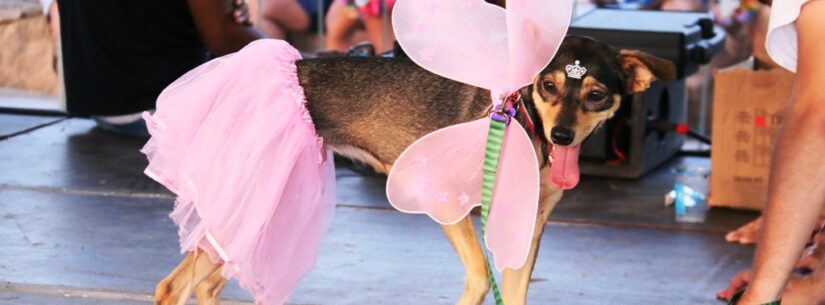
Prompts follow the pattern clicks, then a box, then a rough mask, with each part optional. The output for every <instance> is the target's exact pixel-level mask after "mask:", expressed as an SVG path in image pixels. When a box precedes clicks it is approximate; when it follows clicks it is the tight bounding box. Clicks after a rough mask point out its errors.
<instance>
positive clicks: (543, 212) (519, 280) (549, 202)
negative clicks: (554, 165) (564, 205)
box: [502, 173, 563, 305]
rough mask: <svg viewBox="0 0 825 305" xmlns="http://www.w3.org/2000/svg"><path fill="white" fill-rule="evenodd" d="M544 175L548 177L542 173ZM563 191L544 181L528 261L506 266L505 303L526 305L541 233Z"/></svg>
mask: <svg viewBox="0 0 825 305" xmlns="http://www.w3.org/2000/svg"><path fill="white" fill-rule="evenodd" d="M542 177H547V174H546V173H542ZM562 193H563V192H562V191H561V190H558V189H556V188H554V187H550V186H549V185H548V181H542V188H541V198H540V199H539V202H538V204H539V212H538V215H536V228H535V230H534V231H533V242H532V245H531V246H530V255H529V256H528V257H527V262H525V263H524V266H522V267H521V268H519V269H510V268H505V269H504V272H503V273H504V274H503V279H502V297H503V299H504V304H507V305H524V304H526V303H527V287H528V285H530V275H531V274H532V273H533V267H534V266H535V263H536V254H537V253H538V250H539V243H540V242H541V234H542V233H543V232H544V225H545V223H546V222H547V217H549V216H550V212H551V211H553V208H555V207H556V203H558V202H559V200H560V199H561V194H562Z"/></svg>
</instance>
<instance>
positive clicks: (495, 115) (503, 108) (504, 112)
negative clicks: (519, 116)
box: [490, 91, 521, 125]
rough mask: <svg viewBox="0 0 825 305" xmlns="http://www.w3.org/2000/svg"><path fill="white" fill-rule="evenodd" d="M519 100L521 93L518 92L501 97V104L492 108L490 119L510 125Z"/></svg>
mask: <svg viewBox="0 0 825 305" xmlns="http://www.w3.org/2000/svg"><path fill="white" fill-rule="evenodd" d="M519 100H521V93H519V92H518V91H516V92H514V93H513V94H510V95H504V96H502V97H501V103H499V104H498V105H496V106H495V107H493V110H492V111H491V113H490V118H491V119H493V120H495V121H498V122H503V123H504V124H506V125H510V120H511V119H512V118H513V117H515V116H516V107H517V106H518V101H519Z"/></svg>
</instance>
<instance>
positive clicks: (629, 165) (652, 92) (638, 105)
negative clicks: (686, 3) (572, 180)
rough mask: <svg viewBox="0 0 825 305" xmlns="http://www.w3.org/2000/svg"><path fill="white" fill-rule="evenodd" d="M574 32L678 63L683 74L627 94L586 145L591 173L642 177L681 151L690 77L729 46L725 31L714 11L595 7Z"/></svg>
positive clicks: (584, 157)
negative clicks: (680, 130) (678, 127)
mask: <svg viewBox="0 0 825 305" xmlns="http://www.w3.org/2000/svg"><path fill="white" fill-rule="evenodd" d="M569 34H571V35H580V36H590V37H593V38H595V39H596V40H599V41H601V42H604V43H607V44H609V45H611V46H613V47H614V48H616V49H635V50H641V51H644V52H647V53H650V54H652V55H655V56H658V57H661V58H664V59H667V60H670V61H672V62H674V63H675V64H676V67H677V78H678V79H677V80H676V81H672V82H662V81H657V82H655V83H653V84H652V85H651V87H650V88H649V89H648V90H647V91H645V92H644V93H641V94H636V95H633V96H630V97H627V98H625V99H624V100H623V101H622V106H621V107H620V108H619V110H618V111H617V113H616V115H615V116H614V117H613V118H612V119H611V120H610V121H608V123H607V124H605V127H604V128H602V129H600V130H599V131H597V132H596V133H594V134H593V135H592V136H591V137H590V139H588V140H587V141H586V142H585V143H584V145H583V146H582V150H581V160H580V163H581V171H582V173H583V174H586V175H595V176H608V177H623V178H638V177H641V176H643V175H644V174H646V173H647V172H649V171H650V170H652V169H653V168H655V167H656V166H658V165H660V164H662V163H663V162H665V161H667V160H668V159H670V158H671V157H673V156H674V155H675V154H676V153H678V152H679V151H680V149H681V147H682V143H683V142H684V136H683V135H682V134H679V133H677V132H676V128H675V126H676V124H680V123H685V122H686V121H687V96H686V88H685V78H686V77H687V76H689V75H691V74H693V73H695V72H697V71H698V70H699V66H700V65H702V64H705V63H708V62H709V61H710V60H711V58H712V57H713V56H714V55H716V54H717V53H719V52H720V51H721V50H722V48H723V47H724V41H725V33H724V31H723V30H722V29H721V28H719V27H716V26H714V24H713V21H712V19H711V16H710V14H707V13H692V12H663V11H639V10H616V9H594V10H591V11H589V12H587V13H584V14H582V15H580V16H578V17H576V18H575V19H574V20H573V22H572V24H571V27H570V31H569Z"/></svg>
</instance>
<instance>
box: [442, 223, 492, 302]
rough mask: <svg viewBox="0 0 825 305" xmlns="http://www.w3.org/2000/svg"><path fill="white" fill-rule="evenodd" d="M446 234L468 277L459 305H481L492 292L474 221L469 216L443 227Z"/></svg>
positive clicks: (465, 279)
mask: <svg viewBox="0 0 825 305" xmlns="http://www.w3.org/2000/svg"><path fill="white" fill-rule="evenodd" d="M441 228H442V229H444V234H446V235H447V238H448V239H449V240H450V243H451V244H452V245H453V248H455V251H456V252H457V253H458V257H459V258H460V259H461V263H462V264H463V265H464V271H465V272H466V276H465V278H464V295H462V296H461V299H460V300H459V301H458V303H457V304H458V305H479V304H481V302H482V301H484V296H485V295H487V291H488V290H490V284H489V283H488V282H487V266H486V265H485V264H484V252H481V246H480V245H479V243H478V238H477V237H476V232H475V227H473V221H472V219H471V218H470V216H469V215H468V216H467V217H464V219H462V220H461V221H459V222H458V223H456V224H452V225H442V226H441Z"/></svg>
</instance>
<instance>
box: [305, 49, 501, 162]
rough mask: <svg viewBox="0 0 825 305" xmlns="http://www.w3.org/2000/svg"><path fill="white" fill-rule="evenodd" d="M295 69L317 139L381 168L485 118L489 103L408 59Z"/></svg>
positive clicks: (352, 60)
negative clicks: (418, 145) (423, 141)
mask: <svg viewBox="0 0 825 305" xmlns="http://www.w3.org/2000/svg"><path fill="white" fill-rule="evenodd" d="M297 65H298V76H299V79H300V83H301V86H302V87H303V88H304V91H305V94H306V97H307V101H308V102H307V108H308V109H309V112H310V115H311V116H312V119H313V121H314V123H315V127H316V129H317V131H318V134H319V135H320V136H321V137H323V138H324V140H325V141H326V143H327V144H328V145H330V146H332V147H333V148H337V149H338V150H341V149H355V150H361V151H362V152H361V153H363V152H366V153H369V154H371V155H372V156H374V157H375V158H376V159H377V160H376V161H378V162H380V163H381V164H392V163H393V162H394V161H395V159H396V158H397V157H398V155H400V154H401V152H402V151H403V150H404V149H405V148H406V147H407V146H409V145H410V144H412V142H413V141H415V140H416V139H418V138H420V137H422V136H424V135H425V134H427V133H429V132H432V131H435V130H437V129H439V128H442V127H446V126H449V125H453V124H456V123H461V122H467V121H470V120H473V119H476V118H479V117H481V116H483V115H484V114H485V111H486V110H487V109H488V107H489V106H490V103H491V102H490V96H489V91H487V90H483V89H480V88H476V87H472V86H468V85H465V84H462V83H458V82H455V81H452V80H449V79H446V78H443V77H440V76H438V75H435V74H432V73H430V72H428V71H426V70H424V69H422V68H420V67H418V66H417V65H416V64H415V63H413V62H412V61H410V60H407V59H390V58H379V57H366V58H364V57H346V58H319V59H307V60H301V61H299V62H298V63H297ZM345 154H346V155H351V156H352V155H353V154H352V153H345ZM358 159H364V158H363V157H359V158H358ZM362 161H363V160H362ZM369 163H373V162H369Z"/></svg>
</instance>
